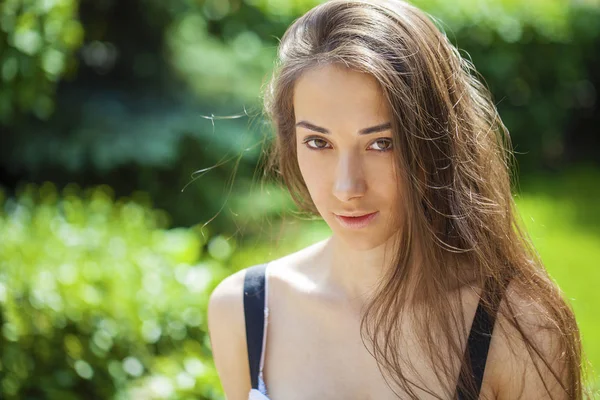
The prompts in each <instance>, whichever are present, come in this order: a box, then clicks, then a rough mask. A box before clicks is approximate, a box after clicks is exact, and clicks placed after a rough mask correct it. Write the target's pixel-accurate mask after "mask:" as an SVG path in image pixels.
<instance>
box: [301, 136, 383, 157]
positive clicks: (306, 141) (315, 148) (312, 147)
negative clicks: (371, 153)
mask: <svg viewBox="0 0 600 400" xmlns="http://www.w3.org/2000/svg"><path fill="white" fill-rule="evenodd" d="M317 141H319V142H325V143H327V141H326V140H324V139H322V138H320V137H315V136H312V137H308V138H306V139H304V141H303V142H302V143H303V144H304V145H306V147H307V148H309V149H311V150H317V151H318V150H324V149H327V148H328V147H319V146H309V145H308V143H309V142H317ZM379 142H384V143H388V146H389V147H387V148H384V149H381V150H377V149H376V150H375V151H378V152H380V153H384V152H386V151H390V150H391V149H392V139H390V138H379V139H377V140H375V141H374V142H373V143H371V144H370V145H369V147H371V146H372V145H373V144H375V143H379Z"/></svg>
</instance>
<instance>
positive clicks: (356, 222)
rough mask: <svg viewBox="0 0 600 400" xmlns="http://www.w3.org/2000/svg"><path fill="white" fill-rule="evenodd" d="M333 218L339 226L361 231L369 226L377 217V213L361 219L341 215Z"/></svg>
mask: <svg viewBox="0 0 600 400" xmlns="http://www.w3.org/2000/svg"><path fill="white" fill-rule="evenodd" d="M334 215H335V218H336V219H337V220H338V221H339V222H340V224H341V225H342V226H343V227H345V228H349V229H361V228H364V227H366V226H367V225H369V223H370V222H371V221H373V219H375V217H377V215H379V211H375V212H374V213H371V214H366V215H363V216H361V217H343V216H341V215H337V214H334Z"/></svg>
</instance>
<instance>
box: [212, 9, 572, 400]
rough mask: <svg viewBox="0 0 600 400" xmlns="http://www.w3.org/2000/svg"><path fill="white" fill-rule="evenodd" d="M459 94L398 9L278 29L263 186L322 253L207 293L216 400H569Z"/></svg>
mask: <svg viewBox="0 0 600 400" xmlns="http://www.w3.org/2000/svg"><path fill="white" fill-rule="evenodd" d="M475 75H476V74H475V71H474V69H473V67H472V65H471V64H470V63H469V62H467V61H466V60H464V59H463V58H461V56H460V55H459V52H458V51H457V49H456V48H454V47H453V46H452V45H451V44H450V43H449V41H448V39H447V38H446V36H445V35H444V34H442V33H441V32H440V31H439V30H438V29H437V28H436V26H435V25H434V24H433V23H432V22H431V21H430V20H429V19H428V17H427V16H426V15H425V14H424V13H423V12H422V11H420V10H418V9H417V8H415V7H413V6H411V5H409V4H407V3H404V2H402V1H399V0H379V1H373V0H332V1H327V2H325V3H324V4H321V5H319V6H317V7H315V8H314V9H312V10H311V11H309V12H308V13H306V14H305V15H304V16H302V17H301V18H299V19H298V20H296V21H295V22H294V24H293V25H292V26H291V27H290V28H289V29H288V31H287V32H286V33H285V35H284V37H283V38H282V40H281V44H280V47H279V60H278V64H277V68H276V69H275V73H274V75H273V79H272V80H271V83H270V85H269V86H268V87H267V90H266V95H265V107H266V111H267V114H268V116H269V117H270V118H271V119H272V121H273V124H274V128H275V131H276V140H275V148H274V150H275V151H274V152H273V158H272V160H271V161H272V162H271V163H270V164H269V166H271V167H273V169H274V170H275V171H276V172H277V173H278V174H279V175H280V176H281V177H282V179H283V183H284V184H285V185H286V187H287V188H288V189H289V191H290V193H291V195H292V196H293V198H294V199H295V201H296V202H297V204H298V206H299V207H301V209H303V210H306V211H308V212H310V213H313V214H315V215H319V216H320V217H322V218H323V219H324V220H325V222H326V223H327V224H328V225H329V227H330V228H331V230H332V232H333V234H332V236H331V237H330V238H328V239H326V240H324V241H322V242H319V243H316V244H314V245H312V246H309V247H308V248H306V249H303V250H301V251H298V252H297V253H294V254H291V255H289V256H286V257H283V258H281V259H278V260H273V261H271V262H269V263H268V264H265V265H256V266H252V267H249V268H246V269H244V270H242V271H239V272H237V273H235V274H233V275H231V276H230V277H228V278H226V279H225V280H223V282H221V283H220V284H219V285H218V286H217V288H216V289H215V290H214V292H213V293H212V295H211V299H210V303H209V309H208V321H209V327H210V337H211V343H212V348H213V353H214V361H215V365H216V368H217V371H218V373H219V376H220V379H221V382H222V385H223V388H224V391H225V394H226V396H227V398H228V399H229V400H243V399H244V400H245V399H262V400H265V399H271V400H296V399H378V400H379V399H456V398H458V399H477V398H480V399H580V398H582V396H583V394H582V392H583V390H582V384H581V375H582V374H581V368H580V363H581V348H580V341H579V332H578V328H577V324H576V321H575V318H574V315H573V312H572V310H571V309H570V307H569V306H568V304H567V303H566V302H565V300H563V298H562V297H561V292H560V290H559V288H558V287H557V286H556V284H555V283H553V281H552V280H551V279H550V278H549V276H548V274H547V272H546V270H545V269H544V266H543V264H542V262H541V261H540V260H539V258H538V256H537V254H536V252H535V250H534V248H533V247H532V246H531V243H530V241H529V240H528V238H527V235H526V233H525V232H524V231H523V230H522V228H521V227H520V225H519V223H518V218H517V212H516V210H515V205H514V202H513V198H512V196H511V187H510V178H509V169H510V161H511V158H510V157H511V153H510V143H509V138H508V135H507V132H506V129H505V127H504V126H503V124H502V122H501V120H500V117H499V116H498V114H497V111H496V108H495V106H494V103H493V102H492V100H491V98H490V94H489V93H488V91H487V90H486V89H485V87H484V86H483V85H482V84H481V83H480V82H479V81H478V80H477V79H476V76H475ZM267 328H268V329H267Z"/></svg>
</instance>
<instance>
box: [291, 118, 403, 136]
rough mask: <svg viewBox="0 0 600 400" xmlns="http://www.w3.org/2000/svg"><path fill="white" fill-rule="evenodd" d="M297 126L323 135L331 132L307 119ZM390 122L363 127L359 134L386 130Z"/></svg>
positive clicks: (389, 127)
mask: <svg viewBox="0 0 600 400" xmlns="http://www.w3.org/2000/svg"><path fill="white" fill-rule="evenodd" d="M296 126H297V127H300V128H306V129H309V130H311V131H315V132H319V133H322V134H324V135H330V134H331V132H329V130H327V129H326V128H322V127H320V126H317V125H315V124H311V123H310V122H307V121H300V122H298V123H297V124H296ZM391 127H392V124H391V123H390V122H386V123H384V124H380V125H375V126H371V127H369V128H363V129H361V130H360V131H358V134H359V135H369V134H371V133H377V132H383V131H387V130H388V129H391Z"/></svg>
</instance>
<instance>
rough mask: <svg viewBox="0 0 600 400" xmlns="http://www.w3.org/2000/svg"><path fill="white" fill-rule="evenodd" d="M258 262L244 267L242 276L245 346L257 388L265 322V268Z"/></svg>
mask: <svg viewBox="0 0 600 400" xmlns="http://www.w3.org/2000/svg"><path fill="white" fill-rule="evenodd" d="M266 266H267V264H260V265H255V266H252V267H249V268H247V269H246V276H245V277H244V319H245V321H246V346H247V348H248V362H249V363H250V382H251V384H252V388H253V389H258V373H259V369H260V357H261V353H262V344H263V335H264V322H265V314H264V308H265V268H266Z"/></svg>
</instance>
